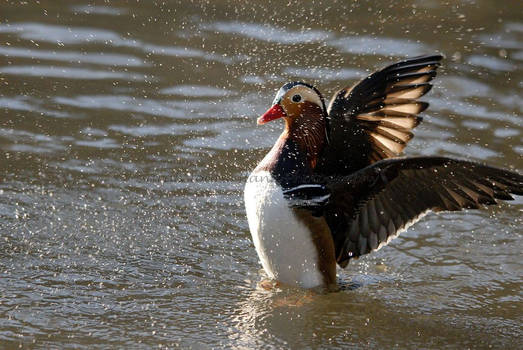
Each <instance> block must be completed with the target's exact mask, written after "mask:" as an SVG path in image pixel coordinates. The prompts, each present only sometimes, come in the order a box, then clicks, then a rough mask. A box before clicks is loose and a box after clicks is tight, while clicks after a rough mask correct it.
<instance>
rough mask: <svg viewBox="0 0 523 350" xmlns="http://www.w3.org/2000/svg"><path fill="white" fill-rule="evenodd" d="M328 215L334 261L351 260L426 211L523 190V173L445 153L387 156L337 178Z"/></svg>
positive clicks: (490, 201) (507, 197)
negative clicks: (440, 154) (432, 155)
mask: <svg viewBox="0 0 523 350" xmlns="http://www.w3.org/2000/svg"><path fill="white" fill-rule="evenodd" d="M326 187H327V188H328V190H329V192H330V198H329V203H328V204H327V205H326V206H325V209H324V215H325V216H326V219H327V223H328V224H329V227H330V228H331V232H332V235H333V239H334V245H335V248H336V260H337V262H338V264H339V265H340V266H342V267H345V266H346V265H347V264H348V262H349V260H350V259H351V258H353V257H358V256H360V255H363V254H367V253H370V252H371V251H374V250H377V249H379V248H380V247H382V246H383V245H385V244H387V243H388V242H390V240H391V239H392V238H394V237H396V236H397V235H398V234H399V233H400V232H402V231H404V230H406V229H407V227H408V226H410V225H412V224H413V223H415V222H417V221H418V220H419V219H420V218H421V217H422V216H423V215H424V214H425V213H427V212H428V211H430V210H432V211H445V210H448V211H455V210H461V209H464V208H479V207H480V206H481V205H489V204H495V203H496V199H504V200H510V199H513V198H512V197H511V196H510V194H511V193H512V194H517V195H522V194H523V176H522V175H519V174H517V173H514V172H511V171H507V170H502V169H498V168H493V167H489V166H486V165H481V164H477V163H472V162H468V161H461V160H454V159H449V158H442V157H416V158H405V159H388V160H383V161H380V162H377V163H375V164H373V165H371V166H369V167H366V168H365V169H362V170H360V171H358V172H356V173H354V174H352V175H350V176H346V177H342V178H338V179H337V180H333V181H332V182H331V183H329V184H327V186H326Z"/></svg>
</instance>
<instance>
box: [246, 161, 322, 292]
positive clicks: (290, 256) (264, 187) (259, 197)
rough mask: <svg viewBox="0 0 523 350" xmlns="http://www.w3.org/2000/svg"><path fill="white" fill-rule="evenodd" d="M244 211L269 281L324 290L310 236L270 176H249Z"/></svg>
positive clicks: (257, 174) (255, 174)
mask: <svg viewBox="0 0 523 350" xmlns="http://www.w3.org/2000/svg"><path fill="white" fill-rule="evenodd" d="M245 208H246V210H247V220H248V221H249V229H250V231H251V234H252V239H253V242H254V246H255V247H256V251H257V252H258V256H259V257H260V261H261V263H262V265H263V268H264V269H265V271H266V272H267V274H268V275H269V277H271V278H273V279H276V280H278V281H280V282H283V283H285V284H290V285H299V286H301V287H304V288H313V287H316V286H321V285H322V284H323V279H322V275H321V273H320V271H319V270H318V251H317V249H316V247H315V245H314V243H313V241H312V236H311V233H310V232H309V229H308V228H307V227H306V226H305V225H304V224H303V223H302V222H300V221H299V220H298V219H297V218H296V216H295V214H294V213H293V211H292V209H291V208H289V206H288V204H287V202H286V199H285V198H284V197H283V192H282V189H281V187H280V186H279V184H278V183H277V182H276V181H275V180H274V179H273V178H272V176H271V175H270V173H268V172H266V171H264V172H257V173H253V174H251V176H249V178H248V179H247V184H246V185H245Z"/></svg>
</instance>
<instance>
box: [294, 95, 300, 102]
mask: <svg viewBox="0 0 523 350" xmlns="http://www.w3.org/2000/svg"><path fill="white" fill-rule="evenodd" d="M292 101H293V102H296V103H298V102H300V101H301V96H300V95H294V96H292Z"/></svg>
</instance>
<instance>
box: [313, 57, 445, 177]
mask: <svg viewBox="0 0 523 350" xmlns="http://www.w3.org/2000/svg"><path fill="white" fill-rule="evenodd" d="M442 58H443V57H442V56H440V55H430V56H420V57H414V58H410V59H407V60H405V61H402V62H398V63H395V64H392V65H390V66H388V67H386V68H384V69H382V70H380V71H377V72H375V73H373V74H371V75H370V76H368V77H367V78H365V79H363V80H362V81H360V82H359V83H358V84H356V85H355V86H354V87H352V88H344V89H342V90H340V91H339V92H338V93H337V94H336V95H335V96H334V97H333V98H332V99H331V101H330V104H329V107H328V108H327V113H328V125H329V126H328V128H329V130H328V134H329V137H330V142H329V144H328V145H327V147H325V149H324V152H323V153H322V154H321V155H320V158H319V161H318V164H317V166H316V170H315V171H316V173H319V174H326V175H333V174H336V175H349V174H350V173H352V172H354V171H357V170H359V169H362V168H364V167H366V166H368V165H370V164H372V163H374V162H377V161H379V160H382V159H386V158H391V157H397V156H399V155H400V154H401V153H402V151H403V149H404V148H405V146H406V145H407V143H408V142H409V140H410V139H412V137H413V134H412V132H411V130H412V129H413V128H415V127H416V126H417V125H418V124H419V123H420V121H421V117H419V116H418V114H419V113H421V112H422V111H424V110H425V109H426V108H427V107H428V103H426V102H421V101H418V100H417V99H418V98H419V97H421V96H423V95H424V94H426V93H427V92H428V91H429V90H430V89H431V87H432V85H431V84H430V81H431V80H432V79H434V77H435V76H436V70H437V68H438V67H439V65H440V60H441V59H442Z"/></svg>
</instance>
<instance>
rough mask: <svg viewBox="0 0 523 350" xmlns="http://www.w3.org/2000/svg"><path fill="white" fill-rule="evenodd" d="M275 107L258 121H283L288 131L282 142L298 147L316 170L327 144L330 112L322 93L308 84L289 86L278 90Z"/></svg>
mask: <svg viewBox="0 0 523 350" xmlns="http://www.w3.org/2000/svg"><path fill="white" fill-rule="evenodd" d="M272 104H273V105H272V107H271V108H269V109H268V110H267V112H265V113H264V114H263V115H262V116H261V117H259V118H258V124H265V123H268V122H270V121H272V120H276V119H280V118H282V119H283V120H284V121H285V129H284V131H283V133H282V135H281V136H280V140H281V143H282V144H285V143H287V142H291V143H294V144H296V145H298V147H299V149H300V150H301V152H303V154H305V155H306V159H307V162H308V165H309V167H310V168H311V169H314V167H315V166H316V160H317V157H318V154H319V153H320V152H321V150H322V149H323V147H324V145H325V144H326V143H327V142H328V137H327V130H328V128H327V122H328V121H327V111H326V108H325V102H324V101H323V97H322V96H321V94H320V92H319V91H318V90H317V89H316V88H315V87H313V86H312V85H309V84H306V83H302V82H292V83H287V84H285V85H283V86H282V87H281V88H280V90H278V93H277V94H276V97H275V98H274V101H273V103H272ZM277 145H278V143H277Z"/></svg>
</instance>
